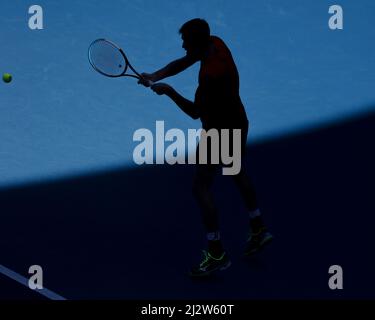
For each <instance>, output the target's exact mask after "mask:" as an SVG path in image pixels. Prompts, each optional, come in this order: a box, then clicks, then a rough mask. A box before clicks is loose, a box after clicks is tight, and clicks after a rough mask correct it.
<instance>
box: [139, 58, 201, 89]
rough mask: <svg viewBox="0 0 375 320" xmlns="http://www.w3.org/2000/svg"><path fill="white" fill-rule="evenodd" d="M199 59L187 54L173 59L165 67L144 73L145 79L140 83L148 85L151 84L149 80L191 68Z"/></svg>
mask: <svg viewBox="0 0 375 320" xmlns="http://www.w3.org/2000/svg"><path fill="white" fill-rule="evenodd" d="M197 61H198V59H196V58H193V57H191V56H187V55H186V56H185V57H182V58H180V59H177V60H174V61H172V62H171V63H169V64H167V65H166V66H165V67H164V68H162V69H160V70H158V71H155V72H154V73H142V74H141V75H142V77H143V79H140V80H139V83H141V84H143V85H145V86H146V87H148V86H150V84H149V83H148V81H152V82H157V81H160V80H162V79H164V78H168V77H172V76H174V75H176V74H178V73H180V72H182V71H184V70H185V69H187V68H189V67H190V66H192V65H193V64H194V63H196V62H197Z"/></svg>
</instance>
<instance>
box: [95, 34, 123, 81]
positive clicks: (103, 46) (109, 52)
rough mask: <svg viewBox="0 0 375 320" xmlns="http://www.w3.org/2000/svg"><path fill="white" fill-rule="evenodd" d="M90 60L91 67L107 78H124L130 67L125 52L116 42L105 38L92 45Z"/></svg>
mask: <svg viewBox="0 0 375 320" xmlns="http://www.w3.org/2000/svg"><path fill="white" fill-rule="evenodd" d="M88 58H89V62H90V64H91V66H92V67H93V68H94V69H95V70H96V71H97V72H99V73H101V74H102V75H104V76H107V77H112V78H115V77H121V76H124V75H125V73H126V71H127V69H128V67H129V61H128V59H127V58H126V55H125V53H124V51H123V50H122V49H121V48H120V47H119V46H117V45H116V44H115V43H114V42H112V41H109V40H107V39H103V38H102V39H97V40H95V41H93V42H92V43H91V44H90V46H89V49H88Z"/></svg>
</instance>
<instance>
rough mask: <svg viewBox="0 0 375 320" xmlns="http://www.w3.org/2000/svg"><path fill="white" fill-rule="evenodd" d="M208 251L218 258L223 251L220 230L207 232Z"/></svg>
mask: <svg viewBox="0 0 375 320" xmlns="http://www.w3.org/2000/svg"><path fill="white" fill-rule="evenodd" d="M207 240H208V252H209V253H210V254H211V255H212V256H213V257H214V258H219V257H221V255H222V254H223V253H224V249H223V245H222V243H221V241H220V232H219V231H215V232H209V233H207Z"/></svg>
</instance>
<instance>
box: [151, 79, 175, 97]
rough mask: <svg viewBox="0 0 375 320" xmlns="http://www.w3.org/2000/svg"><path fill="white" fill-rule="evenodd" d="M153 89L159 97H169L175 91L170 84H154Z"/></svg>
mask: <svg viewBox="0 0 375 320" xmlns="http://www.w3.org/2000/svg"><path fill="white" fill-rule="evenodd" d="M151 89H152V90H153V91H154V92H156V93H157V94H158V95H159V96H160V95H163V94H166V95H169V94H170V93H171V92H172V91H173V88H172V87H171V86H170V85H169V84H166V83H162V82H161V83H155V84H153V85H152V86H151Z"/></svg>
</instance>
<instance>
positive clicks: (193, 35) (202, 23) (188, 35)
mask: <svg viewBox="0 0 375 320" xmlns="http://www.w3.org/2000/svg"><path fill="white" fill-rule="evenodd" d="M179 33H180V34H181V36H182V37H183V38H185V39H189V41H191V42H192V43H193V44H194V45H197V46H202V45H203V46H204V45H206V44H207V43H208V42H209V39H210V26H209V25H208V23H207V21H206V20H203V19H199V18H196V19H192V20H189V21H187V22H185V23H184V24H183V25H182V27H181V28H180V30H179Z"/></svg>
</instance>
